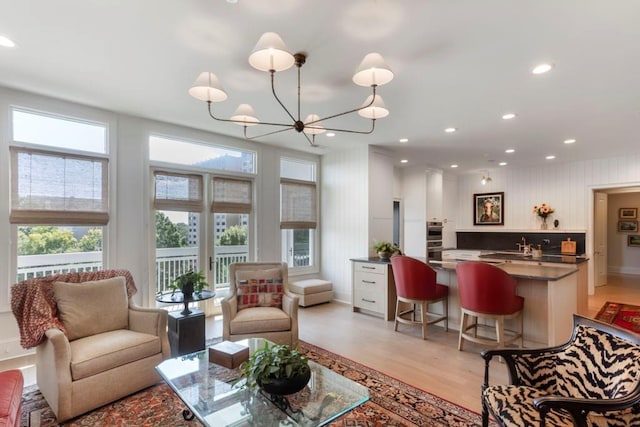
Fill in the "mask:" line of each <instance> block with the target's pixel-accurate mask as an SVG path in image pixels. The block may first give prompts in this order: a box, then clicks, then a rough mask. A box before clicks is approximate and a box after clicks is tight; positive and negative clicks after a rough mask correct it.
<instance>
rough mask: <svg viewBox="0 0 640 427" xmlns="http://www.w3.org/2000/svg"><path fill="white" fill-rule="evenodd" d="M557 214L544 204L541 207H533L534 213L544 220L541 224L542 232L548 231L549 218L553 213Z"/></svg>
mask: <svg viewBox="0 0 640 427" xmlns="http://www.w3.org/2000/svg"><path fill="white" fill-rule="evenodd" d="M554 212H555V209H553V208H552V207H551V206H549V205H547V204H546V203H542V204H540V205H535V206H534V207H533V213H534V214H536V215H538V216H539V217H540V218H542V224H540V229H541V230H546V229H547V227H548V226H547V217H548V216H549V215H551V214H552V213H554Z"/></svg>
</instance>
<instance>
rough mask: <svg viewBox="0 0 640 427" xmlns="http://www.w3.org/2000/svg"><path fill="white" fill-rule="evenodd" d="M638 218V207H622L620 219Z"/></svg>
mask: <svg viewBox="0 0 640 427" xmlns="http://www.w3.org/2000/svg"><path fill="white" fill-rule="evenodd" d="M636 218H638V208H620V219H636Z"/></svg>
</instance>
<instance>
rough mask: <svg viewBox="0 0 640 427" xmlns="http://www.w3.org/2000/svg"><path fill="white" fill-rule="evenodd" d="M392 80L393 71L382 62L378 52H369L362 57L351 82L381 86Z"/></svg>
mask: <svg viewBox="0 0 640 427" xmlns="http://www.w3.org/2000/svg"><path fill="white" fill-rule="evenodd" d="M391 80H393V71H391V68H389V66H388V65H387V64H386V62H384V58H383V57H382V55H380V54H379V53H375V52H374V53H370V54H368V55H367V56H365V57H364V59H363V60H362V62H361V63H360V66H358V69H357V70H356V73H355V74H354V75H353V82H354V83H355V84H357V85H358V86H374V85H377V86H382V85H383V84H387V83H389V82H390V81H391Z"/></svg>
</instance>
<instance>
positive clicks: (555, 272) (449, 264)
mask: <svg viewBox="0 0 640 427" xmlns="http://www.w3.org/2000/svg"><path fill="white" fill-rule="evenodd" d="M464 261H468V260H464ZM483 262H484V261H483ZM457 264H458V262H456V261H436V262H434V261H432V262H430V263H429V265H431V266H432V267H433V268H436V269H442V270H453V271H455V269H456V265H457ZM495 265H496V267H498V268H500V269H502V270H504V271H505V272H506V273H507V274H509V275H510V276H511V277H514V278H516V279H533V280H542V281H555V280H560V279H562V278H564V277H567V276H569V275H571V274H573V273H575V272H577V271H578V269H577V268H576V267H575V266H570V265H563V264H561V263H560V264H558V266H557V267H551V266H544V265H536V264H533V263H526V264H513V263H506V262H505V263H500V264H495Z"/></svg>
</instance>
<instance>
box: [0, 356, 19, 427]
mask: <svg viewBox="0 0 640 427" xmlns="http://www.w3.org/2000/svg"><path fill="white" fill-rule="evenodd" d="M23 386H24V378H23V377H22V372H20V370H18V369H12V370H9V371H4V372H0V427H4V426H7V427H13V426H16V427H17V426H19V425H20V417H21V415H22V388H23Z"/></svg>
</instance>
